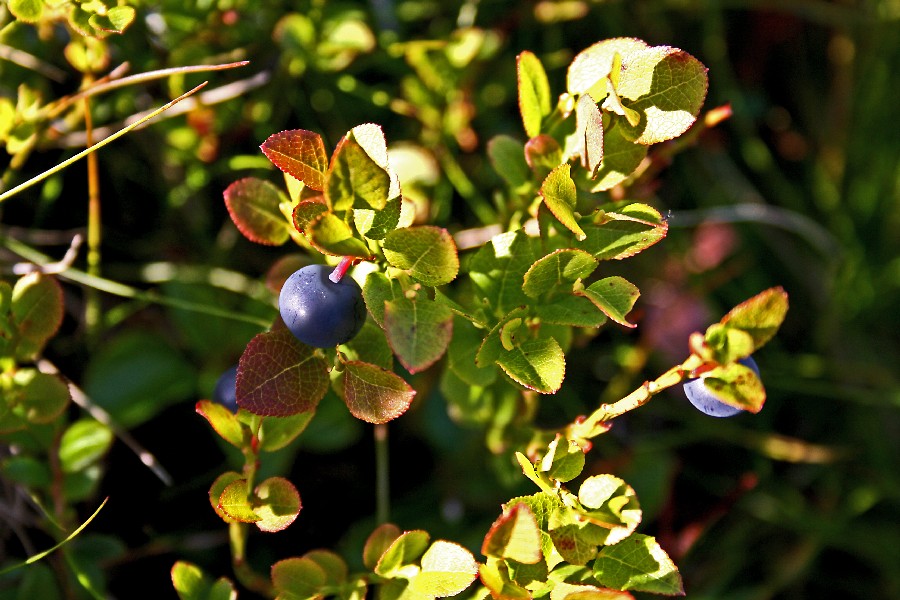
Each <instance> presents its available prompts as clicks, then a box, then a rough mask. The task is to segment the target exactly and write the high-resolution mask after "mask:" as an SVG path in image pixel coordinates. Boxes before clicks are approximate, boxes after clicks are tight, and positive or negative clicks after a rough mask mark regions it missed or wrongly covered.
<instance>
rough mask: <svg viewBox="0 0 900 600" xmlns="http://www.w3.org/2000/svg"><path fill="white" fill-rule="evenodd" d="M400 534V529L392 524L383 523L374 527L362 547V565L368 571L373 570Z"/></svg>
mask: <svg viewBox="0 0 900 600" xmlns="http://www.w3.org/2000/svg"><path fill="white" fill-rule="evenodd" d="M401 533H402V532H401V531H400V528H399V527H397V526H396V525H394V524H393V523H384V524H383V525H379V526H378V527H376V528H375V530H374V531H373V532H372V533H371V534H369V537H368V538H367V539H366V544H365V546H364V547H363V565H365V567H366V568H367V569H369V570H374V569H375V565H377V564H378V561H379V559H380V558H381V556H382V555H383V554H384V553H385V551H386V550H387V549H388V548H390V547H391V544H393V543H394V540H396V539H397V538H399V537H400V534H401Z"/></svg>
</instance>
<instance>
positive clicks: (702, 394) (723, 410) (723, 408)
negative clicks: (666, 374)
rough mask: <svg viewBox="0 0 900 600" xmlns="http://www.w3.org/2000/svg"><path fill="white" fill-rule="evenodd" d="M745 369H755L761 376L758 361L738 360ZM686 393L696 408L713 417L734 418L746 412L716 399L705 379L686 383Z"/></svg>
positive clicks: (747, 358) (749, 358)
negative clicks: (704, 381)
mask: <svg viewBox="0 0 900 600" xmlns="http://www.w3.org/2000/svg"><path fill="white" fill-rule="evenodd" d="M738 362H739V363H741V364H742V365H744V366H745V367H750V368H751V369H753V370H754V371H755V372H756V374H757V375H759V367H757V366H756V361H755V360H753V359H752V358H751V357H749V356H748V357H746V358H742V359H740V360H738ZM684 393H685V395H686V396H687V398H688V400H690V402H691V404H693V405H694V408H696V409H697V410H699V411H700V412H702V413H704V414H707V415H709V416H711V417H733V416H734V415H736V414H738V413H741V412H744V411H743V410H741V409H740V408H737V407H736V406H732V405H730V404H725V403H724V402H722V401H721V400H719V399H718V398H716V397H715V396H714V395H713V393H712V392H711V391H710V390H709V388H708V387H706V385H705V384H704V383H703V378H702V377H698V378H697V379H691V380H689V381H687V382H685V383H684Z"/></svg>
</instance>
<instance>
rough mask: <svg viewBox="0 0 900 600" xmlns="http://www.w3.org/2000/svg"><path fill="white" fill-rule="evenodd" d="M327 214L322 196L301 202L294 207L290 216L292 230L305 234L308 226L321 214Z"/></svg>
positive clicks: (326, 207) (326, 206)
mask: <svg viewBox="0 0 900 600" xmlns="http://www.w3.org/2000/svg"><path fill="white" fill-rule="evenodd" d="M326 212H328V205H326V204H325V197H324V196H316V197H315V198H311V199H309V200H303V201H301V202H299V203H298V204H297V206H295V207H294V212H293V214H292V217H293V221H294V228H295V229H296V230H297V231H299V232H300V233H305V232H306V228H307V227H308V226H309V224H310V223H311V222H312V221H314V220H315V219H316V217H318V216H319V215H321V214H322V213H326Z"/></svg>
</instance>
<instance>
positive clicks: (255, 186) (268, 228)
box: [224, 177, 291, 246]
mask: <svg viewBox="0 0 900 600" xmlns="http://www.w3.org/2000/svg"><path fill="white" fill-rule="evenodd" d="M224 196H225V206H226V207H228V214H229V215H231V220H232V221H234V224H235V225H236V226H237V228H238V230H240V232H241V233H242V234H244V237H246V238H247V239H248V240H250V241H251V242H256V243H257V244H265V245H268V246H280V245H281V244H283V243H285V242H286V241H288V238H290V235H291V234H290V231H289V229H288V227H289V224H288V222H287V220H286V219H285V217H284V215H283V214H282V213H281V209H280V208H279V205H280V204H281V203H282V202H286V201H287V198H285V196H284V195H283V194H282V193H281V191H280V190H279V189H278V188H276V187H275V186H274V185H272V184H271V183H269V182H268V181H263V180H262V179H257V178H255V177H245V178H244V179H238V180H237V181H235V182H234V183H232V184H231V185H229V186H228V187H227V188H225V193H224Z"/></svg>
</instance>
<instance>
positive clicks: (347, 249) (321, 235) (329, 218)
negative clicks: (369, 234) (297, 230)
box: [306, 212, 372, 259]
mask: <svg viewBox="0 0 900 600" xmlns="http://www.w3.org/2000/svg"><path fill="white" fill-rule="evenodd" d="M306 236H307V238H308V239H309V241H310V243H311V244H312V245H313V246H315V247H316V249H318V250H319V251H320V252H323V253H324V254H330V255H331V256H355V257H359V258H364V259H370V258H371V257H372V253H371V252H370V251H369V247H368V246H366V244H365V242H363V241H362V240H361V239H359V238H358V237H355V236H354V234H353V229H351V228H350V226H349V225H347V223H345V222H344V221H343V220H341V218H340V217H338V216H337V215H335V214H334V213H332V212H323V213H322V214H320V215H319V216H317V217H315V218H313V219H312V221H310V222H309V223H308V224H307V227H306Z"/></svg>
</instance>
